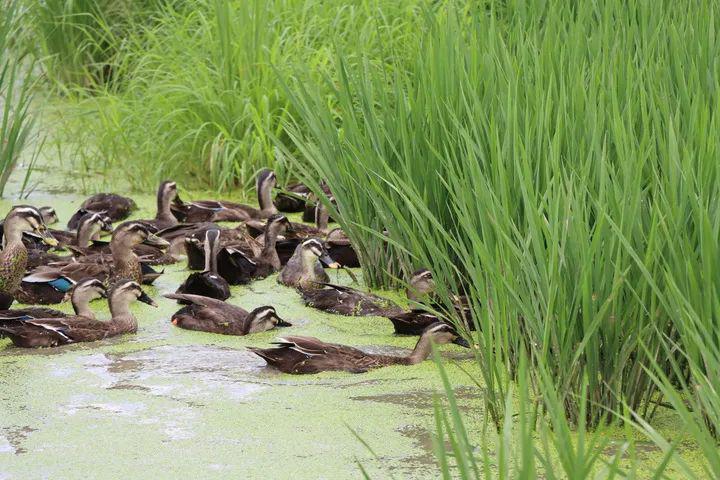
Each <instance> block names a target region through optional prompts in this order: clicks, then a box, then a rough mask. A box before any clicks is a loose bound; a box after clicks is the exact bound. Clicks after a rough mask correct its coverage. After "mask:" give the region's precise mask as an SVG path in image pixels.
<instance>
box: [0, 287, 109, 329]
mask: <svg viewBox="0 0 720 480" xmlns="http://www.w3.org/2000/svg"><path fill="white" fill-rule="evenodd" d="M106 296H107V291H106V289H105V285H103V283H102V282H101V281H100V280H96V279H94V278H89V279H87V280H83V281H82V282H78V284H77V285H75V288H73V291H72V296H71V297H70V300H71V301H72V306H73V310H74V311H75V315H78V316H81V317H85V318H93V319H94V318H95V313H94V312H93V311H92V309H91V308H90V302H91V301H93V300H95V299H98V298H104V297H106ZM69 316H71V314H69V313H66V312H62V311H60V310H55V309H54V308H48V307H24V308H13V309H10V310H0V318H3V319H25V320H27V319H28V318H64V317H69Z"/></svg>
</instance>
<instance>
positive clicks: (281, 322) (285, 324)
mask: <svg viewBox="0 0 720 480" xmlns="http://www.w3.org/2000/svg"><path fill="white" fill-rule="evenodd" d="M275 319H276V320H277V323H276V324H275V326H276V327H292V323H290V322H288V321H287V320H283V319H282V318H280V317H278V316H276V317H275Z"/></svg>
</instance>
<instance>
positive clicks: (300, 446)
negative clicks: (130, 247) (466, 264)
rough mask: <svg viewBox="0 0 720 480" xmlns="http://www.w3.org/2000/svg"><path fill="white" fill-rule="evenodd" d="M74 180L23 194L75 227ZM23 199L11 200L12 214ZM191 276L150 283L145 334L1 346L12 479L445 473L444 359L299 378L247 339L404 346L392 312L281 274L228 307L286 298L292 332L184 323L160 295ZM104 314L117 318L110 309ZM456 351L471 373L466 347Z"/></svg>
mask: <svg viewBox="0 0 720 480" xmlns="http://www.w3.org/2000/svg"><path fill="white" fill-rule="evenodd" d="M37 175H38V174H37V173H36V176H37ZM40 175H42V173H40ZM12 188H13V186H12V185H11V186H10V187H9V190H11V189H12ZM62 189H63V182H62V181H61V180H57V181H56V184H55V185H52V184H51V183H49V182H44V183H42V184H41V185H40V186H39V188H38V190H36V191H35V193H33V194H32V195H31V196H30V198H29V199H28V200H26V201H23V203H25V202H27V203H32V204H34V205H38V206H40V205H52V206H54V207H55V208H56V210H57V211H58V214H59V215H60V217H61V222H63V223H64V222H65V221H67V219H68V218H69V216H70V214H71V213H72V211H73V210H74V208H76V206H77V205H78V204H79V202H80V201H81V200H82V198H84V196H83V195H78V194H72V193H70V194H68V193H58V190H62ZM50 192H53V193H50ZM134 198H136V200H137V201H138V203H139V205H140V206H141V211H140V212H138V216H139V218H149V217H151V216H152V215H153V213H154V212H153V208H154V196H153V195H144V196H137V195H134ZM16 203H20V202H19V201H18V200H12V199H5V200H2V201H0V211H2V212H5V211H7V209H8V208H9V206H10V205H12V204H16ZM187 274H188V271H187V270H186V269H185V265H184V263H179V264H176V265H173V266H170V267H167V268H166V271H165V274H164V275H162V276H161V277H160V279H159V280H157V281H156V283H155V285H154V286H152V287H145V288H146V291H147V292H148V293H149V294H150V296H151V297H153V298H154V299H155V300H156V301H157V302H158V304H159V308H157V309H154V308H152V307H150V306H148V305H145V304H141V303H137V304H135V305H134V307H133V308H134V312H135V314H136V316H137V317H138V319H139V329H138V333H137V334H136V335H125V336H122V337H118V338H114V339H111V340H108V341H103V342H97V343H92V344H79V345H73V346H66V347H61V348H57V349H46V350H32V351H28V350H22V349H17V348H14V347H13V346H12V344H10V342H9V341H7V340H0V479H2V480H5V479H27V478H120V477H123V478H140V477H142V478H171V477H176V478H177V477H182V478H220V477H223V478H225V477H228V476H229V477H230V478H332V479H339V478H358V477H359V476H360V475H361V471H360V468H359V466H358V463H360V464H362V465H363V467H364V468H366V469H367V470H368V471H369V472H370V473H371V474H373V475H374V476H375V477H376V478H384V477H385V476H386V475H387V474H390V473H392V474H393V475H395V476H397V477H398V478H434V477H435V474H434V472H435V467H434V461H433V456H432V454H431V449H432V442H431V437H430V434H429V431H430V428H431V422H432V402H433V395H434V393H435V392H437V391H439V387H440V385H439V380H438V377H437V372H436V370H435V367H434V366H433V364H432V362H430V361H428V362H425V363H424V364H421V365H417V366H413V367H389V368H385V369H380V370H376V371H373V372H369V373H366V374H361V375H353V374H344V373H324V374H321V375H314V376H291V375H284V374H280V373H277V372H276V371H273V370H270V369H269V368H267V367H266V366H265V363H264V361H263V360H261V359H260V358H258V357H256V356H255V355H253V354H251V353H250V352H248V351H247V350H246V348H245V347H247V346H250V345H253V346H267V345H268V343H269V342H271V341H272V340H273V339H274V338H275V337H276V336H277V335H278V334H301V335H311V336H316V337H318V338H320V339H322V340H325V341H330V342H337V343H344V344H348V345H355V346H360V347H363V348H367V349H370V350H372V351H377V352H380V351H382V352H397V353H401V352H404V351H406V350H407V349H410V348H412V347H413V346H414V343H415V341H416V339H415V338H412V337H397V336H394V335H393V334H392V325H391V324H390V322H389V321H388V320H386V319H382V318H346V317H341V316H336V315H329V314H324V313H321V312H318V311H316V310H313V309H310V308H307V307H305V306H304V305H303V303H302V301H301V299H300V298H299V296H298V295H297V293H296V292H295V291H294V290H292V289H289V288H286V287H283V286H280V285H278V284H277V283H276V281H275V276H273V277H270V278H267V279H265V280H263V281H259V282H256V283H253V284H251V285H250V286H247V287H233V289H232V293H233V296H232V298H231V299H230V302H232V303H236V304H238V305H241V306H243V307H245V308H247V309H251V308H254V307H257V306H260V305H274V306H275V307H276V309H277V310H278V313H279V314H280V315H281V316H282V317H283V318H285V319H287V320H289V321H290V322H291V323H293V327H291V328H286V329H282V330H281V331H277V330H276V331H270V332H265V333H262V334H256V335H251V336H247V337H231V336H222V335H213V334H205V333H202V332H191V331H186V330H182V329H179V328H176V327H174V326H173V325H172V324H171V323H170V316H171V314H172V313H173V312H174V311H175V310H177V308H178V306H177V304H175V303H174V302H171V301H170V300H167V299H165V298H162V296H161V295H162V294H163V293H170V292H173V291H174V290H175V289H176V288H177V286H178V285H179V284H180V283H181V282H182V281H183V279H184V278H185V277H186V275H187ZM333 275H334V274H333ZM338 275H340V276H339V277H337V278H333V280H334V281H340V282H343V283H349V279H348V278H347V277H346V276H345V275H346V274H338ZM95 307H96V308H97V309H98V310H99V311H101V312H102V313H101V314H100V317H101V318H107V316H108V314H107V307H106V306H105V305H103V304H102V303H98V302H96V303H95ZM62 308H63V309H66V310H68V311H69V310H70V305H68V304H65V305H63V306H62ZM443 351H444V354H445V355H446V356H447V357H449V358H454V359H455V361H456V362H458V363H460V364H464V366H465V367H466V368H472V363H471V361H470V360H468V358H469V356H468V353H467V350H463V349H461V348H459V347H457V346H455V345H451V346H447V347H444V348H443ZM450 374H451V375H452V376H453V381H454V383H455V385H457V387H458V393H459V396H460V398H461V401H462V402H463V403H465V404H468V402H473V401H474V399H475V398H476V395H477V393H476V391H477V390H476V389H473V388H471V381H470V380H469V379H468V378H467V377H466V376H465V375H464V374H462V373H461V372H460V370H459V369H458V368H454V367H452V366H450ZM475 403H479V402H475ZM356 435H357V436H356ZM358 437H360V438H361V439H362V440H363V441H364V442H367V444H368V445H369V447H371V448H372V449H373V450H374V452H375V453H376V454H377V455H378V457H379V459H376V458H374V455H373V454H372V453H371V452H370V451H369V450H368V448H367V447H366V446H364V445H363V443H362V442H361V441H360V440H359V439H358Z"/></svg>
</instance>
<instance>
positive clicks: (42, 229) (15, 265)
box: [0, 205, 57, 310]
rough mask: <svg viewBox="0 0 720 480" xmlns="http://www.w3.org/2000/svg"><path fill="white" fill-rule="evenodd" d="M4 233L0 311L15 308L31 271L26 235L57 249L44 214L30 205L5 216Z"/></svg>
mask: <svg viewBox="0 0 720 480" xmlns="http://www.w3.org/2000/svg"><path fill="white" fill-rule="evenodd" d="M4 230H5V231H4V233H5V235H4V236H3V244H4V245H3V249H2V252H0V310H6V309H8V308H10V305H12V303H13V301H14V300H15V296H16V295H17V294H18V293H19V292H20V286H21V283H22V278H23V275H24V274H25V270H26V269H27V261H28V250H27V247H25V244H24V243H23V239H22V236H23V232H33V233H35V234H37V235H39V236H40V238H42V239H43V241H44V242H45V243H46V244H48V245H50V246H57V240H55V239H54V238H53V237H52V235H50V233H48V231H47V227H46V226H45V222H44V220H43V218H42V215H41V214H40V211H39V210H38V209H37V208H35V207H31V206H29V205H18V206H15V207H13V208H12V209H11V210H10V212H8V214H7V216H6V217H5V221H4Z"/></svg>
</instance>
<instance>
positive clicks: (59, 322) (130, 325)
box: [0, 280, 157, 348]
mask: <svg viewBox="0 0 720 480" xmlns="http://www.w3.org/2000/svg"><path fill="white" fill-rule="evenodd" d="M108 297H109V298H108V303H109V304H110V315H111V319H110V320H109V321H106V322H103V321H99V320H94V319H91V318H87V317H83V316H77V315H76V316H69V317H65V318H33V319H27V320H26V319H8V320H5V319H0V334H3V335H5V336H7V337H9V338H10V340H12V342H13V344H15V346H18V347H23V348H37V347H57V346H60V345H66V344H69V343H78V342H94V341H97V340H103V339H105V338H109V337H114V336H116V335H121V334H124V333H135V332H136V331H137V320H136V319H135V317H134V316H133V315H132V313H130V304H131V303H132V302H133V301H135V300H139V301H141V302H143V303H147V304H148V305H152V306H157V305H156V304H155V302H153V301H152V299H151V298H150V297H148V296H147V295H146V294H145V292H143V290H142V288H141V287H140V285H139V284H138V283H137V282H134V281H132V280H120V281H118V282H117V283H116V284H115V286H114V287H113V288H112V289H111V290H110V292H109V295H108Z"/></svg>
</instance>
